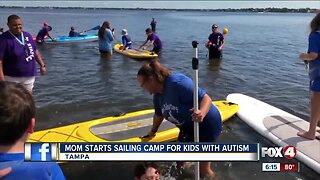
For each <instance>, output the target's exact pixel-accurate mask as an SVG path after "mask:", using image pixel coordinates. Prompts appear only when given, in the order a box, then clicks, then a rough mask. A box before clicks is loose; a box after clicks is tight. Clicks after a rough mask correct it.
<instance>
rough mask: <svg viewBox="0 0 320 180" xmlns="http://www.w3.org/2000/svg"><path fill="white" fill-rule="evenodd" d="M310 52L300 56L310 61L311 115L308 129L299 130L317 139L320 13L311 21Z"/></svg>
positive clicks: (319, 83)
mask: <svg viewBox="0 0 320 180" xmlns="http://www.w3.org/2000/svg"><path fill="white" fill-rule="evenodd" d="M310 28H311V32H310V34H309V47H308V53H301V54H300V55H299V58H300V59H301V60H303V61H305V62H307V63H308V66H309V68H308V69H309V79H310V91H311V96H310V97H311V103H310V108H311V115H310V125H309V130H308V131H306V132H305V131H300V132H298V134H297V135H298V136H301V137H304V138H307V139H311V140H313V139H315V138H316V129H317V123H318V122H319V119H320V13H318V14H317V15H316V16H315V17H314V18H313V19H312V21H311V22H310Z"/></svg>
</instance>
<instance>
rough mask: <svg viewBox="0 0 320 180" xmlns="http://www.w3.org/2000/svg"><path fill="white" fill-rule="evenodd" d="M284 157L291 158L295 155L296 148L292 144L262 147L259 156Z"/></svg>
mask: <svg viewBox="0 0 320 180" xmlns="http://www.w3.org/2000/svg"><path fill="white" fill-rule="evenodd" d="M266 155H267V156H268V157H285V158H287V159H293V158H294V157H296V155H297V149H296V147H294V146H286V147H285V148H282V147H262V148H261V156H262V157H266Z"/></svg>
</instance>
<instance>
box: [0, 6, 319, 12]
mask: <svg viewBox="0 0 320 180" xmlns="http://www.w3.org/2000/svg"><path fill="white" fill-rule="evenodd" d="M0 8H32V9H35V8H41V9H43V8H50V9H52V8H54V9H113V10H169V11H172V10H175V11H214V12H261V13H264V12H277V13H315V12H318V10H317V9H312V8H299V9H292V8H274V7H268V8H241V9H233V8H227V9H164V8H152V9H150V8H92V7H88V8H85V7H22V6H0Z"/></svg>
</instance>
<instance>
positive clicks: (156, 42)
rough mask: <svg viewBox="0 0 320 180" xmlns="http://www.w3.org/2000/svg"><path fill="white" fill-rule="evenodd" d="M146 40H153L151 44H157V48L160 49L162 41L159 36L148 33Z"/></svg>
mask: <svg viewBox="0 0 320 180" xmlns="http://www.w3.org/2000/svg"><path fill="white" fill-rule="evenodd" d="M147 40H149V41H153V45H154V46H157V47H158V48H159V49H162V43H161V40H160V38H159V37H158V36H157V35H155V34H154V33H152V34H150V35H149V36H148V38H147Z"/></svg>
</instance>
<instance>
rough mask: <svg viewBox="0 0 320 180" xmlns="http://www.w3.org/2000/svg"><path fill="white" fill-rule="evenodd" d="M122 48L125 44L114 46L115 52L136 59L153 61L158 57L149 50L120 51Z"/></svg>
mask: <svg viewBox="0 0 320 180" xmlns="http://www.w3.org/2000/svg"><path fill="white" fill-rule="evenodd" d="M121 46H123V44H119V43H118V44H115V45H114V46H113V49H114V51H115V52H118V53H120V54H123V55H125V56H128V57H131V58H134V59H151V58H156V57H158V55H157V54H155V53H152V52H150V51H148V50H137V49H126V50H124V51H122V50H121V49H120V47H121Z"/></svg>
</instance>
